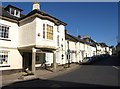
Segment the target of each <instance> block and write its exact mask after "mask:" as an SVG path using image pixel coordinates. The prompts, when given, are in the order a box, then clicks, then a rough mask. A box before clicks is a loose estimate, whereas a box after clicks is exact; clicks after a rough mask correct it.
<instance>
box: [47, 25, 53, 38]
mask: <svg viewBox="0 0 120 89" xmlns="http://www.w3.org/2000/svg"><path fill="white" fill-rule="evenodd" d="M47 39H50V40H53V26H50V25H48V24H47Z"/></svg>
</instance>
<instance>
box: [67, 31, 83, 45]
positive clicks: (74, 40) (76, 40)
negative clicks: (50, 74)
mask: <svg viewBox="0 0 120 89" xmlns="http://www.w3.org/2000/svg"><path fill="white" fill-rule="evenodd" d="M65 39H66V40H69V41H73V42H81V43H85V42H84V41H83V40H82V39H79V38H78V37H75V36H73V35H71V34H68V33H65Z"/></svg>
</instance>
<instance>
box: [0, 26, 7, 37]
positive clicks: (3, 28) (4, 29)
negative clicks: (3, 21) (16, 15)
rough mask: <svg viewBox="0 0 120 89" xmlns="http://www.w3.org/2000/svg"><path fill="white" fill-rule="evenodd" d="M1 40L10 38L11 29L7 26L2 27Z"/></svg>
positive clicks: (0, 27)
mask: <svg viewBox="0 0 120 89" xmlns="http://www.w3.org/2000/svg"><path fill="white" fill-rule="evenodd" d="M0 38H5V39H6V38H9V27H8V26H6V25H0Z"/></svg>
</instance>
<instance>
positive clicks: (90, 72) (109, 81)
mask: <svg viewBox="0 0 120 89" xmlns="http://www.w3.org/2000/svg"><path fill="white" fill-rule="evenodd" d="M119 70H120V68H119V67H118V59H117V58H116V57H111V58H108V59H105V60H102V61H99V62H96V63H94V64H92V65H80V66H79V68H77V69H76V70H74V71H71V72H69V73H65V74H61V75H59V76H55V77H51V78H49V79H39V78H38V79H33V80H29V81H22V82H16V83H12V84H9V85H6V86H4V87H3V89H6V88H10V87H14V88H15V87H16V88H17V87H21V88H25V87H106V88H109V87H118V83H119V82H118V79H119V78H118V71H119ZM119 86H120V84H119Z"/></svg>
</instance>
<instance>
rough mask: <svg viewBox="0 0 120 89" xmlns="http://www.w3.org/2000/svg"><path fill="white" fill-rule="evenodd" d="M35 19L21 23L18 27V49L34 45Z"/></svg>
mask: <svg viewBox="0 0 120 89" xmlns="http://www.w3.org/2000/svg"><path fill="white" fill-rule="evenodd" d="M35 42H36V19H35V18H31V19H29V20H25V21H22V22H21V23H20V27H19V47H24V46H31V45H35Z"/></svg>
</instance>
